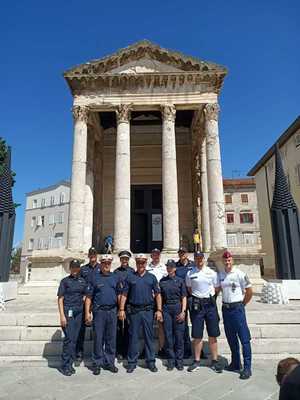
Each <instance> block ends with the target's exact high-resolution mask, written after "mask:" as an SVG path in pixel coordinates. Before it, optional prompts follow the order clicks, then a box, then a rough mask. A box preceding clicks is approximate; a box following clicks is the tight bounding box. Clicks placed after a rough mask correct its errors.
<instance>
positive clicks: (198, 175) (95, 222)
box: [30, 41, 256, 280]
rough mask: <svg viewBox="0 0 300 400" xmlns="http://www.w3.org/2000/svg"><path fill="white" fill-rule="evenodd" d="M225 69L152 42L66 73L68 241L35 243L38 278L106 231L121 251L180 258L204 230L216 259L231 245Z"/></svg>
mask: <svg viewBox="0 0 300 400" xmlns="http://www.w3.org/2000/svg"><path fill="white" fill-rule="evenodd" d="M226 73H227V70H226V68H224V67H222V66H220V65H217V64H214V63H211V62H206V61H202V60H199V59H197V58H194V57H190V56H186V55H183V54H181V53H178V52H174V51H171V50H166V49H163V48H161V47H160V46H157V45H154V44H153V43H151V42H149V41H142V42H138V43H136V44H134V45H132V46H129V47H127V48H125V49H122V50H120V51H118V52H116V53H114V54H112V55H110V56H108V57H105V58H102V59H100V60H95V61H91V62H88V63H86V64H83V65H80V66H77V67H75V68H72V69H70V70H68V71H66V72H65V74H64V76H65V79H66V81H67V83H68V85H69V88H70V90H71V93H72V96H73V118H74V134H73V135H74V140H73V157H72V177H71V191H70V205H69V207H70V208H69V220H68V240H67V243H66V247H65V248H64V249H60V250H54V249H48V250H43V251H41V250H36V251H33V253H32V256H31V257H30V262H31V270H32V272H31V274H32V278H33V279H35V280H43V279H45V278H44V277H45V275H46V276H47V279H48V280H53V279H56V280H57V279H59V278H61V276H62V275H63V274H64V273H65V272H66V271H67V270H68V262H69V260H70V258H72V257H74V256H75V257H77V258H82V259H84V258H85V257H86V253H87V249H88V248H89V247H90V246H91V245H93V246H95V247H96V248H97V249H98V250H99V251H101V250H102V248H103V247H102V246H103V240H104V238H105V237H106V236H107V235H112V236H113V240H114V250H115V253H117V252H118V251H119V250H121V249H130V250H132V251H133V252H134V253H137V252H149V251H150V250H151V249H152V248H153V247H158V248H160V249H162V251H163V255H164V256H165V257H166V256H171V257H174V256H175V254H176V253H177V250H178V247H179V245H184V246H186V247H188V249H189V250H192V249H193V239H192V238H193V232H194V231H195V229H198V230H199V232H200V233H201V239H202V248H203V250H204V251H205V252H206V253H208V254H209V257H210V260H211V261H212V262H216V265H217V262H219V261H220V254H222V252H223V251H224V249H225V248H227V237H226V222H225V217H226V214H225V205H224V191H223V180H222V166H221V156H220V140H219V127H218V119H219V110H220V109H219V104H218V97H219V94H220V90H221V87H222V84H223V80H224V78H225V76H226ZM214 260H216V261H214ZM251 263H252V260H251ZM252 264H253V263H252ZM252 264H251V265H252ZM254 267H255V268H256V264H255V266H254ZM254 267H253V268H254Z"/></svg>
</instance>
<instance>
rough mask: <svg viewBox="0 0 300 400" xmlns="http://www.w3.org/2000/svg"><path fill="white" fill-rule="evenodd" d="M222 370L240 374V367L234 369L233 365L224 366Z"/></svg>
mask: <svg viewBox="0 0 300 400" xmlns="http://www.w3.org/2000/svg"><path fill="white" fill-rule="evenodd" d="M224 370H225V371H228V372H241V368H240V367H236V366H235V365H233V364H231V363H230V364H229V365H226V367H224Z"/></svg>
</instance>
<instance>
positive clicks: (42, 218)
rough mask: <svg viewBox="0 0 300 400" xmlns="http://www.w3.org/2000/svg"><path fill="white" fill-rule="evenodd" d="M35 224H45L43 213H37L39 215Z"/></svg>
mask: <svg viewBox="0 0 300 400" xmlns="http://www.w3.org/2000/svg"><path fill="white" fill-rule="evenodd" d="M36 226H37V227H38V226H45V217H44V215H39V216H38V217H37V223H36Z"/></svg>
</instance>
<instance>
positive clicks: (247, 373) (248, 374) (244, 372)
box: [240, 369, 252, 380]
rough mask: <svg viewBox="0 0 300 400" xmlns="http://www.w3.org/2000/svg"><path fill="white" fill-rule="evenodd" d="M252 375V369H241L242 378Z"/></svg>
mask: <svg viewBox="0 0 300 400" xmlns="http://www.w3.org/2000/svg"><path fill="white" fill-rule="evenodd" d="M251 375H252V372H251V371H250V369H243V371H241V373H240V379H243V380H245V379H249V378H250V376H251Z"/></svg>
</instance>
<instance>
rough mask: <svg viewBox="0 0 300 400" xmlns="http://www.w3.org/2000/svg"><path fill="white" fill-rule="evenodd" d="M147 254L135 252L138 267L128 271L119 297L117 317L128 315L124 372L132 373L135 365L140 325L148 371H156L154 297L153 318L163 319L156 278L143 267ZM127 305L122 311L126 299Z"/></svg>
mask: <svg viewBox="0 0 300 400" xmlns="http://www.w3.org/2000/svg"><path fill="white" fill-rule="evenodd" d="M146 265H147V257H146V256H145V255H144V254H138V255H137V256H136V267H137V271H136V272H135V273H134V274H128V276H127V279H126V282H125V287H124V290H123V294H122V297H121V303H120V310H119V318H120V319H121V320H123V319H125V318H126V316H127V318H128V319H129V348H128V356H127V360H128V366H127V372H128V373H132V372H133V371H134V370H135V368H136V365H137V361H138V355H139V334H140V330H141V328H142V331H143V335H144V340H145V355H146V363H147V366H148V368H149V370H150V371H151V372H157V368H156V366H155V348H154V329H153V322H154V318H153V317H154V301H155V302H156V306H157V311H156V312H155V318H156V319H157V321H162V320H163V317H162V305H161V295H160V289H159V285H158V282H157V279H156V277H155V276H154V275H152V274H150V273H149V272H147V271H146ZM126 300H127V308H126V313H125V303H126Z"/></svg>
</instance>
